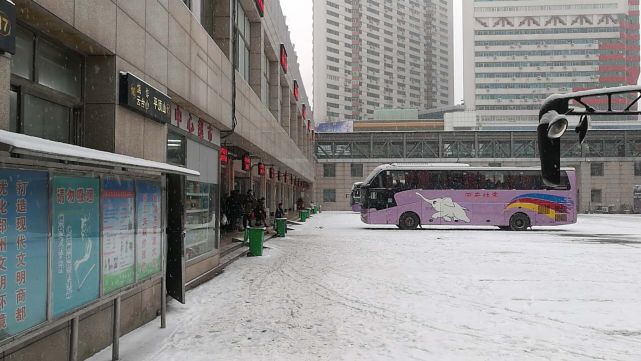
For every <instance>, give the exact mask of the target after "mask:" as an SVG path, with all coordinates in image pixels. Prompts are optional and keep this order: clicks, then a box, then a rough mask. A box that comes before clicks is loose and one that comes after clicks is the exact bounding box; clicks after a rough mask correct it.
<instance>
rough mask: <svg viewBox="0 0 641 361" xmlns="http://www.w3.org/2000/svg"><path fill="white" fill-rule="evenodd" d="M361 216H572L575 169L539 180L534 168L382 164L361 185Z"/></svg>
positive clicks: (504, 220) (554, 220) (503, 219)
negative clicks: (557, 179)
mask: <svg viewBox="0 0 641 361" xmlns="http://www.w3.org/2000/svg"><path fill="white" fill-rule="evenodd" d="M360 190H361V192H360V195H361V220H362V221H363V222H364V223H367V224H395V225H397V226H398V227H399V228H401V229H414V228H416V227H418V226H420V225H423V224H425V225H475V226H485V225H492V226H497V227H499V228H500V229H504V230H515V231H523V230H526V229H528V228H530V227H531V226H555V225H561V224H571V223H575V222H576V204H577V203H576V201H577V192H576V174H575V171H574V169H572V168H563V169H562V171H561V184H560V185H559V186H556V187H549V186H546V185H545V184H544V183H543V179H542V178H541V170H540V169H538V168H517V167H470V166H469V165H465V164H438V163H437V164H401V163H399V164H385V165H381V166H378V167H377V168H376V169H374V170H373V171H372V173H371V174H370V175H369V176H368V177H367V178H366V179H365V182H363V184H362V185H361V188H360Z"/></svg>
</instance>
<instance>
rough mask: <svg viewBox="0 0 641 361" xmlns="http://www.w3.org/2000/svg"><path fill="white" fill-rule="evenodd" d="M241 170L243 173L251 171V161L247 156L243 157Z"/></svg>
mask: <svg viewBox="0 0 641 361" xmlns="http://www.w3.org/2000/svg"><path fill="white" fill-rule="evenodd" d="M241 169H242V170H244V171H250V170H251V169H252V160H251V158H250V157H249V154H245V155H243V164H242V168H241Z"/></svg>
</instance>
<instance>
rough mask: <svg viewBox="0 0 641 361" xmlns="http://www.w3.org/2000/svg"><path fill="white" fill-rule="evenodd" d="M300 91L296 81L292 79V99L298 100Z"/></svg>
mask: <svg viewBox="0 0 641 361" xmlns="http://www.w3.org/2000/svg"><path fill="white" fill-rule="evenodd" d="M299 97H300V92H299V90H298V82H297V81H296V80H294V99H296V100H299Z"/></svg>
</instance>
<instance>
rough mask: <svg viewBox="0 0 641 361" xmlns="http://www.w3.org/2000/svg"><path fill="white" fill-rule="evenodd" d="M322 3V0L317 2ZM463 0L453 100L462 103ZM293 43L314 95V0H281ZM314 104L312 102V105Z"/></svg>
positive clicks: (457, 10) (457, 20)
mask: <svg viewBox="0 0 641 361" xmlns="http://www.w3.org/2000/svg"><path fill="white" fill-rule="evenodd" d="M316 1H321V0H316ZM461 1H462V0H454V38H455V41H454V100H455V101H456V103H460V102H461V100H463V63H462V61H463V44H462V41H463V40H462V37H461V36H462V35H461V26H462V22H461ZM280 5H281V7H282V8H283V13H284V14H285V17H287V25H288V26H289V31H290V32H291V37H292V42H293V43H294V47H295V49H296V53H297V54H298V61H299V62H300V66H301V70H300V72H301V76H302V77H303V83H304V84H305V90H306V91H307V94H308V95H311V94H312V92H313V85H312V82H313V75H312V74H313V73H312V66H313V61H314V57H313V53H312V42H313V39H312V19H313V14H312V0H280ZM312 105H313V102H312Z"/></svg>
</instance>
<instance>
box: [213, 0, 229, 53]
mask: <svg viewBox="0 0 641 361" xmlns="http://www.w3.org/2000/svg"><path fill="white" fill-rule="evenodd" d="M233 1H235V0H233ZM230 5H232V1H215V2H214V9H213V10H214V25H213V34H212V35H213V36H212V38H213V39H214V41H215V42H216V44H218V47H219V48H220V49H221V50H222V51H223V54H225V56H226V57H227V59H231V55H230V54H231V34H232V31H231V29H232V18H231V6H230Z"/></svg>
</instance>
